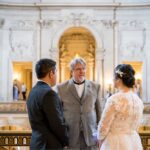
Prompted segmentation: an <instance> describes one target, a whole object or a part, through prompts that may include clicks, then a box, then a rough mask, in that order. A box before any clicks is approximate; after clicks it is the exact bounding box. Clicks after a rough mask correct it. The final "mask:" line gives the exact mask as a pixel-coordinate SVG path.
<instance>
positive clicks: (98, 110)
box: [95, 85, 103, 123]
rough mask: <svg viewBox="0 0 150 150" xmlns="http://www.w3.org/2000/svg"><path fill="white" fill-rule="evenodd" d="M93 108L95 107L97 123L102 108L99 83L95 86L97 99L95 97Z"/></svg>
mask: <svg viewBox="0 0 150 150" xmlns="http://www.w3.org/2000/svg"><path fill="white" fill-rule="evenodd" d="M95 109H96V115H97V123H98V122H99V121H100V118H101V114H102V109H103V104H102V98H101V95H100V85H98V88H97V99H96V104H95Z"/></svg>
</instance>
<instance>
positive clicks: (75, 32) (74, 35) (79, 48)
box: [59, 27, 96, 82]
mask: <svg viewBox="0 0 150 150" xmlns="http://www.w3.org/2000/svg"><path fill="white" fill-rule="evenodd" d="M95 48H96V42H95V39H94V37H93V35H92V34H91V32H90V31H89V30H87V29H86V28H83V27H71V28H69V29H67V30H66V31H65V32H64V33H63V35H62V36H61V37H60V41H59V70H60V74H59V75H60V82H63V81H65V80H68V79H69V78H70V69H69V63H70V61H71V60H72V59H73V58H74V57H78V56H79V57H82V58H84V59H85V61H86V62H87V74H86V76H87V79H90V80H95V75H94V73H95Z"/></svg>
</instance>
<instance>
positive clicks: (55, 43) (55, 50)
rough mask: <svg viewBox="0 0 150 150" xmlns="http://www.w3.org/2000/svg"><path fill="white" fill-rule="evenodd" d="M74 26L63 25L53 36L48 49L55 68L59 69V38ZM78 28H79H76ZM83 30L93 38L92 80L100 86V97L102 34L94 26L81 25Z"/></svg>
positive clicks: (102, 64) (102, 62)
mask: <svg viewBox="0 0 150 150" xmlns="http://www.w3.org/2000/svg"><path fill="white" fill-rule="evenodd" d="M72 27H74V26H72V25H63V26H61V28H59V30H58V31H57V32H56V34H54V35H53V37H52V39H53V40H52V41H51V48H50V50H49V51H50V53H49V54H50V58H52V59H54V60H56V61H57V67H58V68H59V67H60V64H59V42H60V38H61V36H62V35H63V33H64V32H65V31H67V30H68V29H69V28H72ZM78 27H79V26H78ZM80 27H83V28H85V29H87V30H88V31H89V32H90V33H91V34H92V35H93V37H94V39H95V43H96V45H95V66H94V67H95V72H94V76H95V77H94V80H95V81H96V82H97V83H99V84H101V95H102V96H103V95H104V94H103V93H104V51H105V50H104V43H103V33H102V32H100V31H97V30H96V28H94V26H91V25H89V24H83V25H82V26H80ZM57 73H58V74H57V75H58V78H57V79H58V82H60V80H61V79H60V70H59V69H58V72H57Z"/></svg>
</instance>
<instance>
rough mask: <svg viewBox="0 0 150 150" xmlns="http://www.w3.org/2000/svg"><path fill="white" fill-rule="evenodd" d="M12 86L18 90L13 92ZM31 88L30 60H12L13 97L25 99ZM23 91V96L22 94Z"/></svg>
mask: <svg viewBox="0 0 150 150" xmlns="http://www.w3.org/2000/svg"><path fill="white" fill-rule="evenodd" d="M14 86H16V88H17V90H18V95H17V91H16V92H15V91H14V90H15V89H14ZM31 88H32V62H13V99H16V100H26V98H27V96H28V94H29V92H30V90H31ZM23 91H25V97H24V94H23ZM15 93H16V97H14V96H15Z"/></svg>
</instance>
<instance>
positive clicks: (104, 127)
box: [98, 97, 117, 140]
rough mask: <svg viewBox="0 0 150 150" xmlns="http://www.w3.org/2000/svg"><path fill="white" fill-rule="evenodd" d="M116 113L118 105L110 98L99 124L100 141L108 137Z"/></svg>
mask: <svg viewBox="0 0 150 150" xmlns="http://www.w3.org/2000/svg"><path fill="white" fill-rule="evenodd" d="M116 112H117V109H116V103H115V101H114V100H113V99H112V97H110V98H109V99H108V100H107V102H106V105H105V108H104V111H103V113H102V118H101V120H100V122H99V124H98V139H100V140H102V139H104V138H105V137H106V136H107V134H108V131H109V129H110V126H111V123H112V121H113V120H114V117H115V114H116Z"/></svg>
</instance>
